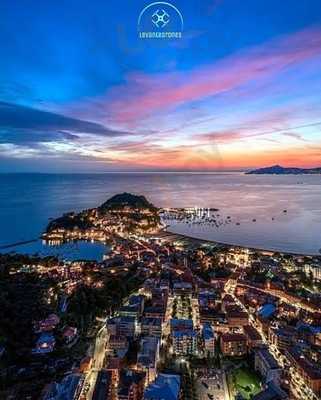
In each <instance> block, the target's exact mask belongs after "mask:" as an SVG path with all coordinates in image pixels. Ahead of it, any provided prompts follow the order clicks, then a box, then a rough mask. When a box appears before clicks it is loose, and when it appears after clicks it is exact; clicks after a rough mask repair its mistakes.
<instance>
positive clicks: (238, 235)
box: [0, 173, 321, 254]
mask: <svg viewBox="0 0 321 400" xmlns="http://www.w3.org/2000/svg"><path fill="white" fill-rule="evenodd" d="M123 191H128V192H132V193H137V194H144V195H145V196H146V197H147V198H148V199H150V200H151V201H152V202H153V203H154V204H155V205H157V206H172V207H180V206H199V207H214V208H218V209H220V214H221V215H222V217H224V216H227V215H230V216H231V217H232V221H233V222H232V223H231V224H228V225H222V226H220V227H219V228H215V227H208V226H199V225H196V226H187V225H186V224H175V225H174V226H172V227H171V230H172V231H176V232H179V233H186V234H188V235H191V236H195V237H199V238H205V239H212V240H217V241H220V242H226V243H232V244H239V245H245V246H252V247H258V248H266V249H275V250H283V251H289V252H295V253H307V254H318V251H319V249H320V248H321V176H311V175H310V176H271V175H266V176H259V175H256V176H255V175H244V174H241V173H218V174H165V173H164V174H159V173H157V174H136V173H135V174H133V173H132V174H101V175H98V174H96V175H95V174H88V175H86V174H82V175H49V174H48V175H47V174H43V175H42V174H3V175H0V221H1V223H0V227H1V229H0V245H4V244H8V243H13V242H18V241H23V240H30V239H35V238H37V237H39V235H40V234H41V232H42V231H43V230H44V229H45V227H46V225H47V223H48V221H49V218H55V217H58V216H60V215H61V214H62V213H64V212H67V211H74V210H75V211H80V210H82V209H84V208H90V207H95V206H97V205H99V204H100V203H102V202H103V201H105V200H106V199H107V198H109V197H110V196H112V195H114V194H116V193H119V192H123ZM284 209H287V213H286V214H284V213H283V210H284ZM272 217H273V218H274V221H272ZM253 218H255V219H256V222H252V220H253ZM236 221H237V222H239V223H240V225H239V226H237V225H236V224H235V222H236ZM32 245H34V244H31V245H30V246H32ZM27 248H29V249H30V247H28V246H26V245H25V246H23V247H21V249H24V251H26V249H27ZM15 250H17V248H16V249H15Z"/></svg>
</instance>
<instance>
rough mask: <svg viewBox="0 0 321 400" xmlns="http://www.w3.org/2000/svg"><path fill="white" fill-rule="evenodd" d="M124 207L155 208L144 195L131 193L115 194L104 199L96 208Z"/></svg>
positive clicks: (105, 209)
mask: <svg viewBox="0 0 321 400" xmlns="http://www.w3.org/2000/svg"><path fill="white" fill-rule="evenodd" d="M124 207H130V208H134V209H149V210H156V207H155V206H154V205H153V204H152V203H150V202H149V201H148V200H147V199H146V197H145V196H137V195H135V194H131V193H120V194H116V195H115V196H113V197H111V198H110V199H108V200H107V201H105V203H103V204H102V205H101V206H100V207H98V209H99V210H101V211H107V210H111V209H122V208H124Z"/></svg>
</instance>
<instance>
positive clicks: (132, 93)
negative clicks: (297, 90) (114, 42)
mask: <svg viewBox="0 0 321 400" xmlns="http://www.w3.org/2000/svg"><path fill="white" fill-rule="evenodd" d="M320 51H321V29H319V28H314V29H307V30H304V31H301V32H298V33H295V34H292V35H290V36H285V37H282V38H280V39H278V40H274V41H271V42H268V43H265V44H263V45H261V46H257V47H254V48H252V49H250V50H247V51H242V52H239V53H237V54H234V55H232V56H229V57H227V58H225V59H223V60H220V61H217V62H215V63H213V64H212V65H208V66H206V67H201V68H198V69H194V70H193V71H191V72H180V73H178V72H177V73H166V74H158V75H145V74H138V73H136V74H130V75H129V76H128V77H127V82H126V84H125V85H122V86H118V87H115V88H114V89H112V90H111V91H109V92H108V96H107V97H108V101H107V99H106V100H104V99H103V98H102V99H101V100H100V101H101V103H102V104H104V102H105V109H106V111H108V112H109V113H111V115H112V116H113V117H114V119H115V120H117V121H119V122H123V123H125V122H127V123H131V122H133V121H137V119H139V118H143V117H147V116H150V115H152V114H153V113H159V112H164V111H166V110H170V109H173V108H176V107H179V106H182V105H184V104H187V103H191V102H195V101H200V100H203V99H206V98H209V97H213V96H217V95H219V94H222V93H226V92H229V91H232V90H236V89H239V88H241V87H242V86H244V85H247V84H250V83H251V82H260V81H264V79H271V77H275V76H277V75H278V74H281V73H282V72H284V71H285V70H286V69H289V68H293V67H295V66H297V65H299V64H300V63H303V62H306V61H309V60H313V59H314V58H320Z"/></svg>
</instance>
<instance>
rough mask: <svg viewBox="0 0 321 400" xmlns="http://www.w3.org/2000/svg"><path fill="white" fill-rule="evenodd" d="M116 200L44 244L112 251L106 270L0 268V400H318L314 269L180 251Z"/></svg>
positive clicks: (229, 253)
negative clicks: (91, 244)
mask: <svg viewBox="0 0 321 400" xmlns="http://www.w3.org/2000/svg"><path fill="white" fill-rule="evenodd" d="M117 196H118V197H117ZM117 196H115V198H112V199H111V201H109V202H108V201H107V202H106V203H105V206H104V207H100V208H98V209H94V210H88V211H85V212H82V213H80V214H68V215H67V216H64V217H62V218H61V219H58V220H55V221H52V222H51V223H50V224H49V227H48V230H47V231H46V232H45V234H44V236H43V237H44V239H45V240H48V241H51V242H55V241H58V242H60V241H65V240H77V239H86V240H100V241H106V243H108V244H109V251H107V252H106V254H105V256H104V259H103V260H102V261H101V262H94V261H92V262H88V261H80V260H78V261H69V262H67V261H64V260H58V259H55V258H53V257H48V258H40V257H36V256H35V257H27V256H22V255H16V254H15V255H12V254H7V255H1V256H0V266H1V269H0V273H1V283H0V285H1V291H0V293H1V304H2V309H1V311H0V319H1V324H0V325H1V327H3V328H1V334H0V357H1V358H0V362H1V367H2V368H1V372H0V379H1V386H0V398H2V397H1V396H3V397H4V398H7V399H11V400H15V399H17V400H21V399H38V398H39V399H42V400H63V399H64V400H67V399H70V400H75V399H78V400H178V399H180V400H193V399H195V400H196V399H200V400H234V399H235V400H242V399H243V400H250V399H252V400H292V399H293V400H318V399H320V398H321V368H320V365H321V306H320V304H321V294H320V292H321V258H320V257H312V256H311V257H310V256H300V255H289V254H280V253H274V252H268V251H258V250H254V249H247V248H241V247H235V246H227V245H226V246H223V245H220V244H215V243H210V242H206V241H201V240H193V239H190V238H184V237H183V236H179V235H175V234H171V233H169V232H167V231H166V230H162V229H161V228H162V226H161V225H162V224H161V219H160V218H159V215H158V213H159V212H158V210H157V209H156V208H154V207H153V206H152V205H151V204H150V203H148V202H147V200H146V199H145V198H143V197H142V196H133V195H129V194H123V195H117Z"/></svg>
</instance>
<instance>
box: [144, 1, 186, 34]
mask: <svg viewBox="0 0 321 400" xmlns="http://www.w3.org/2000/svg"><path fill="white" fill-rule="evenodd" d="M183 29H184V20H183V16H182V14H181V12H180V11H179V9H178V8H177V7H175V6H174V5H173V4H171V3H168V2H165V1H156V2H154V3H151V4H149V5H148V6H146V7H145V8H143V10H142V11H141V13H140V14H139V17H138V21H137V31H138V36H139V38H140V39H180V38H181V37H182V33H183Z"/></svg>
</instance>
